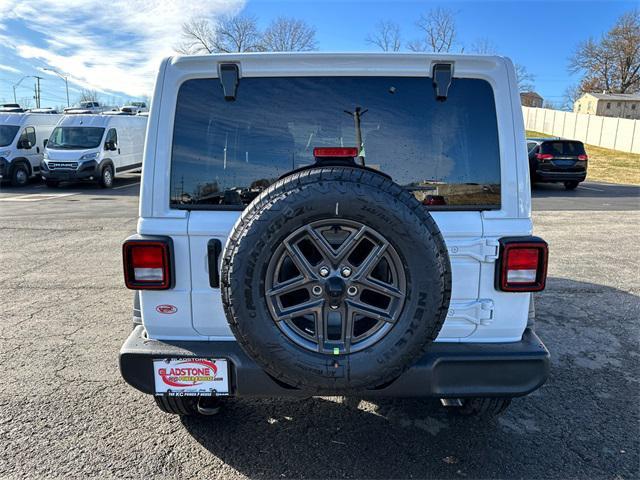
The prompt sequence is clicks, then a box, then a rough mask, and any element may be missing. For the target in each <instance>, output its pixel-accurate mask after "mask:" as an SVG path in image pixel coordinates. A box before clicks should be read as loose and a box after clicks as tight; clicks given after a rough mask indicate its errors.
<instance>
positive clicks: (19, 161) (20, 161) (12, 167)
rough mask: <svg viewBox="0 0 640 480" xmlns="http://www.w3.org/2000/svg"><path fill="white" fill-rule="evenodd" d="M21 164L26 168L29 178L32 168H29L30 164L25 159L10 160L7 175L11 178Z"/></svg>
mask: <svg viewBox="0 0 640 480" xmlns="http://www.w3.org/2000/svg"><path fill="white" fill-rule="evenodd" d="M21 164H24V166H25V167H27V172H28V173H29V177H31V176H32V175H33V167H32V166H31V162H30V161H29V160H28V159H27V158H25V157H18V158H14V159H13V160H11V163H9V165H10V167H9V174H10V175H11V176H13V171H14V170H15V168H16V167H17V166H18V165H21Z"/></svg>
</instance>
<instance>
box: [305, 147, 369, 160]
mask: <svg viewBox="0 0 640 480" xmlns="http://www.w3.org/2000/svg"><path fill="white" fill-rule="evenodd" d="M313 156H314V157H316V158H318V157H320V158H323V157H324V158H326V157H340V158H345V157H351V158H353V157H357V156H358V149H357V148H356V147H316V148H314V149H313Z"/></svg>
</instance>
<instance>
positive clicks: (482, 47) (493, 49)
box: [469, 37, 498, 55]
mask: <svg viewBox="0 0 640 480" xmlns="http://www.w3.org/2000/svg"><path fill="white" fill-rule="evenodd" d="M469 50H470V51H471V53H477V54H479V55H495V54H496V53H497V52H498V47H497V46H496V44H495V43H493V42H492V41H491V40H490V39H489V38H487V37H482V38H478V39H476V41H475V42H473V43H472V44H471V48H470V49H469Z"/></svg>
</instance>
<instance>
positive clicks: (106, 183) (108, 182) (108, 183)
mask: <svg viewBox="0 0 640 480" xmlns="http://www.w3.org/2000/svg"><path fill="white" fill-rule="evenodd" d="M98 183H99V184H100V186H101V187H102V188H112V187H113V167H112V166H111V165H106V166H105V167H104V168H103V169H102V172H100V180H99V181H98Z"/></svg>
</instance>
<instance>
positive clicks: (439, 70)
mask: <svg viewBox="0 0 640 480" xmlns="http://www.w3.org/2000/svg"><path fill="white" fill-rule="evenodd" d="M452 77H453V65H452V64H451V63H436V64H435V65H434V66H433V87H434V88H435V90H436V100H439V101H441V102H444V101H445V100H446V99H447V95H448V94H449V87H450V86H451V78H452Z"/></svg>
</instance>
